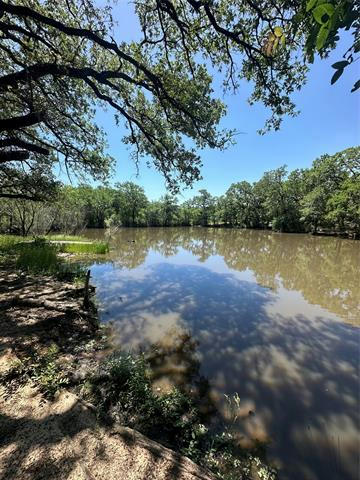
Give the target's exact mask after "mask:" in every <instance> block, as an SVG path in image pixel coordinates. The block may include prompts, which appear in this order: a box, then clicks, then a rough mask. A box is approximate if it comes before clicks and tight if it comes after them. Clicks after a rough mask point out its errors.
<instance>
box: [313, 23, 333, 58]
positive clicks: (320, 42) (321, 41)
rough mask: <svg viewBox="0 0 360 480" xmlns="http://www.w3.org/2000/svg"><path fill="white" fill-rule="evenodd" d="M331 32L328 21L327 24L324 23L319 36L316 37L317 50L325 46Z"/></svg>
mask: <svg viewBox="0 0 360 480" xmlns="http://www.w3.org/2000/svg"><path fill="white" fill-rule="evenodd" d="M329 33H330V30H329V25H328V24H327V23H325V25H323V26H322V27H321V28H320V31H319V33H318V36H317V38H316V48H317V50H318V51H319V50H321V49H322V48H323V46H324V45H325V42H326V40H327V38H328V36H329Z"/></svg>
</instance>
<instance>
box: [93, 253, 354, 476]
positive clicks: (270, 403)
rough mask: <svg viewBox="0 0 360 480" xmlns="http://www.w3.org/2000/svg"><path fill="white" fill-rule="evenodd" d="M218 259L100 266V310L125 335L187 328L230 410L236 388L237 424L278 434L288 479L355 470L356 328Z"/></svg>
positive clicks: (155, 337)
mask: <svg viewBox="0 0 360 480" xmlns="http://www.w3.org/2000/svg"><path fill="white" fill-rule="evenodd" d="M211 259H212V257H211V256H210V257H209V258H208V260H207V262H206V263H205V264H202V265H203V266H200V265H199V264H198V263H197V262H195V263H196V265H188V264H187V265H184V264H182V263H181V261H180V259H179V264H173V263H172V262H164V263H156V262H155V261H154V262H152V261H151V262H149V263H147V264H146V265H142V266H141V267H139V268H137V269H134V270H127V269H122V270H117V269H116V268H112V267H109V266H106V265H105V266H100V267H99V266H97V267H94V269H93V270H92V274H93V276H94V279H95V282H96V284H97V285H98V297H99V298H100V301H102V303H103V305H106V311H107V312H108V313H107V314H106V315H105V314H103V318H104V317H106V318H109V319H111V320H113V321H114V322H115V324H116V328H117V332H118V339H119V343H121V345H122V346H123V348H125V347H126V346H128V347H133V348H136V347H137V346H139V345H143V344H150V343H153V342H160V341H161V340H162V339H163V338H164V337H165V338H167V342H170V343H171V335H170V336H169V335H168V332H169V331H172V332H173V333H172V334H173V335H174V337H175V336H178V335H182V334H183V333H184V332H186V331H190V332H191V335H192V336H193V338H195V339H197V340H198V341H199V345H198V346H197V352H196V355H197V359H198V360H199V361H201V372H202V373H203V374H204V375H205V376H206V377H208V378H209V379H210V383H211V388H212V390H211V394H212V398H213V399H214V400H215V401H216V402H217V404H218V406H219V407H220V409H221V411H222V412H223V415H224V417H226V408H225V407H224V402H223V394H224V393H227V394H232V393H234V392H238V393H239V395H240V397H241V407H240V412H239V417H240V421H239V422H238V423H237V428H238V430H239V432H240V433H241V434H242V435H244V440H245V439H248V438H258V439H262V440H263V439H266V438H271V439H272V445H271V448H270V452H271V454H272V455H273V456H274V457H275V458H277V459H278V460H279V461H280V462H281V461H283V463H284V474H283V475H284V476H283V478H286V479H287V478H291V479H292V480H293V479H301V480H303V479H304V478H309V479H319V480H320V479H321V480H322V479H323V478H324V479H325V478H331V480H333V479H334V480H335V479H336V480H337V479H339V480H340V479H341V480H344V479H352V478H356V461H357V451H356V449H357V448H358V446H359V441H358V439H359V437H358V434H359V426H358V417H357V409H356V407H357V405H358V402H359V395H358V360H357V359H358V358H359V357H358V354H359V336H358V330H356V328H354V327H351V326H349V325H345V324H342V323H340V322H337V321H336V322H334V321H332V320H333V319H335V318H336V317H335V315H332V314H329V312H327V311H326V310H324V309H322V308H321V307H320V306H316V305H310V304H309V303H308V302H307V301H306V300H305V299H304V297H303V296H302V294H300V293H297V292H294V291H293V292H289V291H288V290H286V289H285V288H282V289H279V290H278V291H277V292H274V291H273V290H271V289H269V288H263V287H261V286H259V285H257V284H256V283H252V282H248V281H244V280H243V279H241V278H239V277H238V276H237V275H234V274H233V272H229V269H226V270H225V271H222V270H221V268H220V267H219V265H220V266H221V262H218V260H217V259H216V260H215V261H214V265H218V269H219V270H221V271H220V272H219V271H215V268H214V269H211V268H208V263H209V264H210V263H211ZM153 260H154V259H153ZM216 262H218V263H216ZM135 272H136V273H135ZM120 297H121V299H120ZM177 373H178V374H179V372H177ZM183 373H184V372H183ZM166 375H168V376H171V368H169V369H167V370H166ZM250 410H251V411H253V412H255V415H249V411H250ZM329 458H330V460H329ZM285 459H286V461H284V460H285Z"/></svg>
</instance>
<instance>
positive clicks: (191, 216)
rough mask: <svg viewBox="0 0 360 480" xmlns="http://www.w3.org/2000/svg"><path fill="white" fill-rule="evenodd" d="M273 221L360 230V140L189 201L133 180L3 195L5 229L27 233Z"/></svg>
mask: <svg viewBox="0 0 360 480" xmlns="http://www.w3.org/2000/svg"><path fill="white" fill-rule="evenodd" d="M192 225H201V226H212V225H223V226H229V227H240V228H262V229H268V228H271V229H272V230H274V231H280V232H313V233H316V232H317V231H318V230H319V229H326V230H331V231H336V232H345V231H352V232H356V233H359V232H360V147H353V148H348V149H346V150H344V151H342V152H339V153H336V154H335V155H322V156H321V157H320V158H318V159H316V160H315V161H314V162H313V165H312V167H311V168H307V169H296V170H293V171H291V172H288V171H287V168H286V166H281V167H280V168H277V169H275V170H271V171H268V172H265V173H264V175H263V176H262V177H261V178H260V180H259V181H257V182H254V183H253V184H251V183H249V182H247V181H240V182H236V183H232V184H231V185H230V187H229V188H228V189H227V191H226V192H225V193H224V194H223V195H221V196H219V197H216V196H213V195H211V193H209V192H208V191H207V190H205V189H201V190H199V192H198V194H197V195H195V196H194V197H193V198H191V199H189V200H186V201H184V202H182V203H180V202H179V200H178V198H177V197H176V196H175V195H173V194H171V193H166V194H165V195H164V196H162V197H161V198H160V199H159V200H152V201H150V200H149V199H148V198H147V197H146V194H145V191H144V189H143V188H142V187H141V186H139V185H136V184H135V183H133V182H124V183H116V184H115V185H114V186H113V187H108V186H98V187H92V186H90V185H79V186H76V187H73V186H69V185H63V186H61V187H59V189H58V193H57V197H56V200H54V201H52V202H34V201H31V200H25V199H7V200H3V201H2V203H1V206H0V229H1V231H2V232H10V233H18V234H21V235H29V234H43V233H48V232H51V231H62V232H67V233H74V232H77V231H79V230H81V229H84V228H116V227H120V226H124V227H145V226H154V227H158V226H162V227H170V226H192Z"/></svg>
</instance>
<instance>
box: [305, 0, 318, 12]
mask: <svg viewBox="0 0 360 480" xmlns="http://www.w3.org/2000/svg"><path fill="white" fill-rule="evenodd" d="M316 4H317V0H309V1H308V2H307V4H306V11H307V12H309V11H310V10H311V9H312V8H313V7H315V5H316Z"/></svg>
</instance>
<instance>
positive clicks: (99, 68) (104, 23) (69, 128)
mask: <svg viewBox="0 0 360 480" xmlns="http://www.w3.org/2000/svg"><path fill="white" fill-rule="evenodd" d="M133 4H134V10H135V15H136V17H137V19H138V22H139V26H140V28H139V35H138V37H139V38H138V39H137V40H136V41H128V42H125V41H124V39H123V38H122V35H121V25H120V28H117V26H116V23H115V22H114V21H113V15H114V13H115V11H114V10H113V7H110V6H106V7H101V6H99V4H98V2H95V1H94V0H44V1H39V0H8V1H2V0H1V1H0V39H1V47H0V107H1V108H0V112H1V113H0V198H1V197H2V198H19V199H34V200H38V199H44V198H49V197H51V196H52V195H53V194H54V191H55V187H56V181H55V177H54V175H53V174H54V167H55V166H59V165H60V166H61V167H62V168H63V169H64V171H66V172H67V173H68V174H75V175H77V176H78V177H80V178H82V181H84V177H87V176H90V177H93V178H95V179H98V180H102V179H104V178H105V177H106V176H107V175H108V173H109V171H110V170H111V165H112V162H113V159H111V158H110V157H109V156H108V155H107V154H106V140H105V132H103V131H102V129H101V128H99V126H98V125H97V124H96V121H95V114H96V110H97V109H99V108H109V111H111V112H112V113H113V114H114V117H115V118H114V120H115V122H116V123H117V124H118V123H123V124H124V125H125V126H126V128H127V130H128V135H126V136H125V138H124V139H123V140H124V141H125V143H128V144H129V145H131V146H132V148H133V150H132V151H133V153H134V157H135V161H139V160H140V158H141V157H146V159H147V161H148V162H149V164H151V162H152V165H153V166H155V168H157V169H158V170H159V171H161V172H162V173H163V175H164V177H165V179H166V181H167V184H168V186H169V187H170V189H172V191H175V190H176V189H177V188H178V185H179V183H182V184H185V185H190V184H192V183H193V181H194V180H196V179H198V178H199V177H200V166H201V160H200V156H199V151H200V150H201V149H202V148H204V147H210V148H223V147H225V146H226V145H228V144H229V142H230V141H231V138H232V133H233V132H226V131H221V130H220V129H219V128H218V125H219V121H220V120H221V118H222V116H223V115H224V114H225V112H226V108H225V106H224V104H223V102H222V101H221V100H220V99H218V98H215V97H214V94H213V93H214V92H213V89H212V73H211V72H213V71H220V72H222V75H223V84H224V89H225V90H227V89H232V90H236V89H237V88H238V87H239V86H240V84H241V83H242V82H243V81H249V82H251V85H252V88H253V90H252V94H251V96H250V99H249V100H250V102H251V103H252V102H256V101H260V102H262V103H263V104H264V105H265V106H266V107H268V108H269V109H270V111H271V117H270V119H269V121H268V122H267V124H266V127H265V129H267V128H275V129H278V128H279V126H280V122H281V119H282V117H283V116H284V115H287V114H288V115H293V114H295V113H296V108H295V105H294V103H293V101H292V94H293V92H294V91H296V90H297V89H300V88H301V87H302V86H303V84H304V83H305V79H306V72H307V68H308V67H307V65H308V64H309V63H311V62H312V61H313V60H314V55H315V53H318V54H319V55H320V57H326V56H327V55H328V53H329V52H330V51H331V50H332V49H333V48H335V46H336V43H337V41H338V40H339V39H340V34H341V33H342V32H343V31H344V30H351V33H352V34H353V35H354V41H350V42H349V45H348V49H347V51H346V52H345V53H344V56H343V59H341V60H340V61H338V62H336V63H335V64H334V65H333V67H334V69H335V72H334V75H333V78H332V82H335V81H337V80H338V78H339V77H340V76H341V74H342V72H343V71H344V69H345V68H346V67H348V66H349V65H350V64H352V63H353V62H354V61H355V60H356V59H357V58H356V54H357V53H358V52H359V40H358V33H359V6H358V2H351V1H348V0H329V1H324V0H307V1H305V0H302V1H300V0H299V1H281V2H280V1H277V0H275V1H272V2H266V1H257V2H254V1H250V0H234V1H232V2H228V1H226V0H212V1H203V0H151V1H148V0H146V1H144V0H135V1H134V2H133ZM209 67H211V72H210V68H209ZM359 86H360V84H359V82H356V83H355V85H354V88H353V90H354V91H355V90H356V89H357V88H358V87H359ZM203 221H205V219H203Z"/></svg>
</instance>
